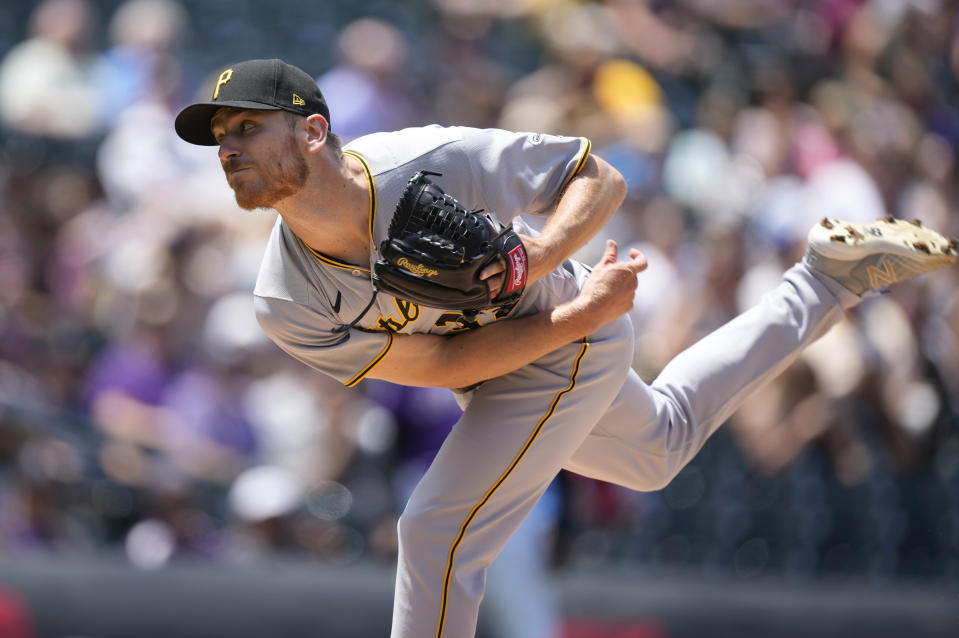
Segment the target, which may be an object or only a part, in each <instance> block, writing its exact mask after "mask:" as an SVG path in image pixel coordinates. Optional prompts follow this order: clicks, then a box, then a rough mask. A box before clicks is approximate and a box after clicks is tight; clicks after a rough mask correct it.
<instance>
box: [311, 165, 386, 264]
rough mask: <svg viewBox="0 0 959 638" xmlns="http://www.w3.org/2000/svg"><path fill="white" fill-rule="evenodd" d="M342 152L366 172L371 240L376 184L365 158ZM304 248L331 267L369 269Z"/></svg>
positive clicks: (371, 240)
mask: <svg viewBox="0 0 959 638" xmlns="http://www.w3.org/2000/svg"><path fill="white" fill-rule="evenodd" d="M343 154H344V155H349V156H350V157H352V158H354V159H356V161H358V162H359V163H360V164H361V165H362V166H363V171H364V172H365V173H366V181H367V183H368V184H369V192H370V212H369V219H370V242H373V228H374V225H373V223H374V220H375V219H376V184H375V183H374V182H373V172H372V171H371V170H370V165H369V164H368V163H367V162H366V160H365V159H364V158H363V157H362V156H361V155H360V154H359V153H357V152H356V151H344V152H343ZM306 248H307V249H308V250H309V251H310V254H312V255H313V256H314V257H315V258H316V259H317V260H318V261H320V262H321V263H324V264H326V265H327V266H332V267H333V268H339V269H340V270H349V271H354V270H360V271H362V272H365V273H368V272H370V269H369V268H368V267H363V266H357V265H356V264H348V263H346V262H344V261H338V260H336V259H333V258H332V257H328V256H326V255H324V254H323V253H321V252H320V251H318V250H315V249H313V248H310V247H309V246H307V247H306Z"/></svg>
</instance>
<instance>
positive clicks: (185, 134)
mask: <svg viewBox="0 0 959 638" xmlns="http://www.w3.org/2000/svg"><path fill="white" fill-rule="evenodd" d="M224 106H229V107H233V108H237V109H254V110H259V111H290V112H292V113H298V114H300V115H303V116H308V115H313V114H314V113H319V114H320V115H322V116H323V117H324V118H325V119H326V121H327V122H329V121H330V109H329V107H328V106H327V105H326V100H325V99H323V94H322V93H320V87H318V86H317V85H316V81H315V80H314V79H313V78H312V77H311V76H310V75H309V74H308V73H307V72H306V71H303V70H302V69H299V68H297V67H295V66H293V65H291V64H287V63H286V62H284V61H283V60H277V59H273V60H247V61H245V62H238V63H236V64H234V65H233V66H230V67H228V68H226V69H224V70H223V72H222V73H220V74H219V76H218V77H217V80H216V85H215V86H214V87H213V94H212V97H211V98H210V101H209V102H198V103H196V104H191V105H190V106H187V107H186V108H184V109H183V110H182V111H180V114H179V115H177V116H176V123H175V127H176V133H177V135H179V136H180V137H181V138H183V139H184V140H186V141H187V142H190V143H191V144H199V145H201V146H216V145H217V143H216V139H214V137H213V133H211V132H210V120H212V119H213V114H214V113H216V112H217V110H218V109H221V108H223V107H224Z"/></svg>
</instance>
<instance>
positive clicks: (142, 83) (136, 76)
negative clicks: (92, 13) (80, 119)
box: [94, 0, 188, 122]
mask: <svg viewBox="0 0 959 638" xmlns="http://www.w3.org/2000/svg"><path fill="white" fill-rule="evenodd" d="M187 25H188V18H187V15H186V11H185V10H184V9H183V7H182V6H181V5H180V4H179V3H178V2H176V1H175V0H128V1H127V2H124V3H123V4H122V5H120V7H119V8H118V9H117V10H116V11H115V12H114V14H113V16H112V17H111V18H110V25H109V37H110V42H111V44H112V46H111V47H110V48H109V49H108V50H107V51H106V52H105V53H104V54H103V55H102V56H101V57H100V59H99V60H98V62H97V64H96V67H95V69H94V78H95V80H96V83H97V87H98V89H99V91H100V95H101V99H102V100H103V111H104V119H105V120H106V121H108V122H111V121H113V119H114V118H115V117H116V116H117V115H119V114H120V113H121V112H122V111H123V110H124V109H126V108H127V107H128V106H130V105H132V104H135V103H137V102H140V101H142V100H149V99H158V98H159V99H160V100H161V101H162V100H163V99H166V100H170V98H171V97H174V98H175V97H178V96H176V93H175V91H176V90H177V89H178V86H177V85H176V83H175V74H176V70H175V66H176V60H175V59H174V58H173V57H172V56H173V54H174V53H175V51H176V50H177V47H178V46H179V45H180V44H181V43H182V40H183V38H184V33H185V31H186V28H187ZM171 67H172V68H171ZM171 76H173V77H171ZM171 92H172V93H173V95H172V96H171Z"/></svg>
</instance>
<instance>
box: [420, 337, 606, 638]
mask: <svg viewBox="0 0 959 638" xmlns="http://www.w3.org/2000/svg"><path fill="white" fill-rule="evenodd" d="M582 344H583V345H582V346H581V347H580V349H579V354H578V355H577V356H576V361H575V363H574V364H573V371H572V373H571V374H570V376H569V385H568V386H566V387H565V388H563V389H562V390H560V391H559V392H557V393H556V396H555V397H553V401H552V402H551V403H550V405H549V409H548V410H547V411H546V414H544V415H543V418H541V419H540V420H539V423H537V424H536V427H535V428H534V429H533V432H532V434H530V435H529V438H528V439H526V443H525V444H524V445H523V447H522V449H521V450H520V451H519V453H518V454H517V455H516V458H514V459H513V462H512V463H510V464H509V467H507V468H506V471H505V472H503V475H502V476H500V477H499V479H498V480H497V481H496V483H494V484H493V487H491V488H490V489H489V491H488V492H486V495H485V496H483V498H482V499H480V501H479V502H478V503H477V504H476V505H475V506H474V507H473V509H472V511H470V513H469V516H467V517H466V520H465V521H463V525H462V526H460V531H459V534H457V536H456V540H454V541H453V544H452V545H451V546H450V553H449V558H448V559H447V562H446V576H445V577H444V578H443V598H442V601H441V603H440V618H439V623H437V628H436V638H442V636H443V624H444V623H445V622H446V605H447V597H448V594H449V586H450V578H452V576H453V561H454V558H455V554H456V549H457V548H458V547H459V545H460V543H461V542H462V541H463V537H464V536H465V535H466V530H467V529H468V528H469V526H470V523H472V522H473V519H474V518H476V514H477V513H478V512H479V510H480V508H481V507H483V505H485V504H486V503H487V502H488V501H489V500H490V498H492V496H493V494H494V493H495V492H496V490H497V489H499V486H500V485H502V484H503V482H504V481H505V480H506V478H507V477H508V476H509V475H510V473H512V471H513V469H515V468H516V466H517V465H518V464H519V462H520V460H521V459H522V458H523V456H524V455H525V454H526V452H527V450H529V448H530V446H531V445H532V444H533V441H534V440H535V439H536V437H537V436H538V435H539V433H540V432H541V431H542V429H543V426H544V425H545V424H546V421H547V420H549V418H550V417H551V416H553V412H555V411H556V406H557V405H559V400H560V399H561V398H563V396H564V395H565V394H567V393H568V392H569V391H571V390H572V389H573V388H574V387H576V375H577V374H579V364H580V362H581V361H582V360H583V356H584V355H585V354H586V351H587V350H588V349H589V342H588V341H587V340H586V338H583V342H582Z"/></svg>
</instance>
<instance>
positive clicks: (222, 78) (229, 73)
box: [213, 69, 233, 100]
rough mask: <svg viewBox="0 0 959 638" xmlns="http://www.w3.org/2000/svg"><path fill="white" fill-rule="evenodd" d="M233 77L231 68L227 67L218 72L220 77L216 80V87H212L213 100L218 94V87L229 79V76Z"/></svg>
mask: <svg viewBox="0 0 959 638" xmlns="http://www.w3.org/2000/svg"><path fill="white" fill-rule="evenodd" d="M232 77H233V69H227V70H226V71H224V72H223V73H221V74H220V78H219V79H218V80H217V81H216V88H215V89H213V99H214V100H215V99H216V98H217V96H218V95H219V94H220V87H221V86H223V85H224V84H226V83H227V82H229V81H230V78H232Z"/></svg>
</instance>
